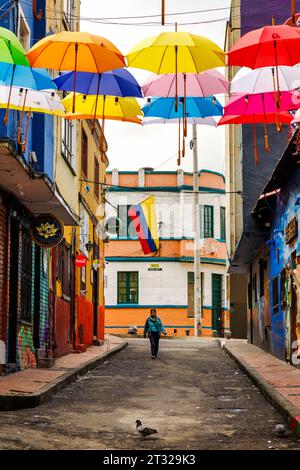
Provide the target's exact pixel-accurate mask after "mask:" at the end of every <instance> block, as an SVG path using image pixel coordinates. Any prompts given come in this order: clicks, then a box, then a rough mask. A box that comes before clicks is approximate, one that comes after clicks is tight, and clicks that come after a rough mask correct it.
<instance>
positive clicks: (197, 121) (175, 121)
mask: <svg viewBox="0 0 300 470" xmlns="http://www.w3.org/2000/svg"><path fill="white" fill-rule="evenodd" d="M142 123H143V126H145V125H147V124H178V119H164V118H155V119H153V118H143V121H142ZM187 123H188V124H197V125H206V126H213V127H217V121H216V120H215V119H214V118H213V117H206V118H192V117H188V118H187Z"/></svg>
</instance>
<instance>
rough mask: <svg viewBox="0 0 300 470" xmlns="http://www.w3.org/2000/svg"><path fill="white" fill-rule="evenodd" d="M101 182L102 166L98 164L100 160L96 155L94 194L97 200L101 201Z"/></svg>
mask: <svg viewBox="0 0 300 470" xmlns="http://www.w3.org/2000/svg"><path fill="white" fill-rule="evenodd" d="M99 181H100V165H99V162H98V159H97V157H96V155H95V159H94V194H95V196H96V198H97V199H98V201H99V193H100V188H99Z"/></svg>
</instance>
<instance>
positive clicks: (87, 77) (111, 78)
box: [54, 69, 143, 98]
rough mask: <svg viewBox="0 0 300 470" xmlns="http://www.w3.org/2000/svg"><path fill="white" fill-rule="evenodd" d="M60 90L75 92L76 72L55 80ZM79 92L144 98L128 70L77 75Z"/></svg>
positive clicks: (80, 73)
mask: <svg viewBox="0 0 300 470" xmlns="http://www.w3.org/2000/svg"><path fill="white" fill-rule="evenodd" d="M54 83H55V84H56V85H57V88H58V89H59V90H64V91H74V72H67V73H63V74H62V75H60V76H58V77H57V78H55V79H54ZM77 92H78V93H82V94H84V95H110V96H122V97H123V98H124V97H129V96H135V97H137V98H143V94H142V91H141V87H140V86H139V84H138V82H137V81H136V79H135V78H134V76H133V75H132V74H131V73H130V72H129V71H128V70H126V69H117V70H112V71H109V72H103V73H100V74H97V73H90V72H78V73H77Z"/></svg>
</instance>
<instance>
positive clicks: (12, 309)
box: [7, 218, 19, 365]
mask: <svg viewBox="0 0 300 470" xmlns="http://www.w3.org/2000/svg"><path fill="white" fill-rule="evenodd" d="M9 256H10V273H9V276H10V278H9V279H10V282H9V319H8V344H7V347H8V351H7V354H8V362H9V364H11V365H13V364H16V362H17V312H18V272H19V224H18V222H17V221H16V220H15V219H12V218H11V219H10V255H9Z"/></svg>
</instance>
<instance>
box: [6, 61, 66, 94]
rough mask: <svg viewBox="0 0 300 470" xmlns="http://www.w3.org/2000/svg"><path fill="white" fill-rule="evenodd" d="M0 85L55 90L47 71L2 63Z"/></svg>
mask: <svg viewBox="0 0 300 470" xmlns="http://www.w3.org/2000/svg"><path fill="white" fill-rule="evenodd" d="M0 85H4V86H13V87H22V88H31V89H32V90H51V89H54V90H56V89H57V87H56V85H55V83H54V82H53V80H52V79H51V77H50V75H49V73H48V72H47V70H45V69H32V68H31V67H25V66H23V65H12V64H9V63H4V62H1V63H0Z"/></svg>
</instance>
